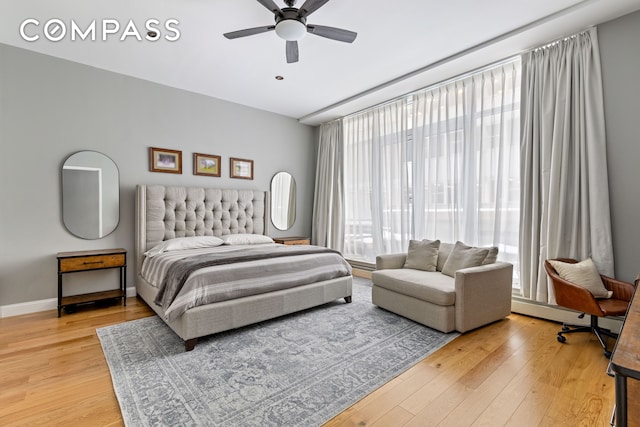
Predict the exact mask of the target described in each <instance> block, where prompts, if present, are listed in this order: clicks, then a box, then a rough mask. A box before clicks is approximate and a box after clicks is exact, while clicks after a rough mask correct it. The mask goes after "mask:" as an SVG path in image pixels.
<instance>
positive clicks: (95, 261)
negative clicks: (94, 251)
mask: <svg viewBox="0 0 640 427" xmlns="http://www.w3.org/2000/svg"><path fill="white" fill-rule="evenodd" d="M123 265H125V255H124V254H112V255H95V256H84V257H77V258H65V259H61V260H60V272H62V273H66V272H69V271H84V270H97V269H100V268H112V267H121V266H123Z"/></svg>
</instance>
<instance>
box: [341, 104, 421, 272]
mask: <svg viewBox="0 0 640 427" xmlns="http://www.w3.org/2000/svg"><path fill="white" fill-rule="evenodd" d="M343 126H344V138H345V246H344V254H345V255H346V256H347V257H349V258H353V259H360V260H367V261H374V260H375V257H376V255H378V254H381V253H390V252H403V251H406V248H407V246H408V244H409V238H410V235H411V220H410V206H409V185H408V179H409V172H408V163H407V128H408V121H407V100H406V99H401V100H399V101H395V102H392V103H388V104H385V105H383V106H381V107H378V108H375V109H372V110H369V111H366V112H363V113H361V114H356V115H353V116H349V117H346V118H345V119H344V122H343Z"/></svg>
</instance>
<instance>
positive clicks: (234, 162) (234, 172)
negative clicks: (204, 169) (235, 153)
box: [229, 157, 253, 179]
mask: <svg viewBox="0 0 640 427" xmlns="http://www.w3.org/2000/svg"><path fill="white" fill-rule="evenodd" d="M229 160H230V168H229V176H230V177H231V178H239V179H253V160H248V159H238V158H235V157H231V158H230V159H229Z"/></svg>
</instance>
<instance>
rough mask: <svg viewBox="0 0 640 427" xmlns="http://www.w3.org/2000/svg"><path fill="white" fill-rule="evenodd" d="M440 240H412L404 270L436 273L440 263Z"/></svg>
mask: <svg viewBox="0 0 640 427" xmlns="http://www.w3.org/2000/svg"><path fill="white" fill-rule="evenodd" d="M439 247H440V240H427V239H424V240H411V241H410V242H409V249H408V250H407V259H406V260H405V262H404V268H413V269H415V270H424V271H436V264H437V263H438V248H439Z"/></svg>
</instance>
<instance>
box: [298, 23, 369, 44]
mask: <svg viewBox="0 0 640 427" xmlns="http://www.w3.org/2000/svg"><path fill="white" fill-rule="evenodd" d="M307 32H309V33H311V34H315V35H316V36H320V37H326V38H328V39H331V40H337V41H339V42H345V43H353V41H354V40H355V39H356V37H357V35H358V33H354V32H353V31H349V30H343V29H342V28H335V27H327V26H325V25H307Z"/></svg>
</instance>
